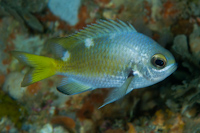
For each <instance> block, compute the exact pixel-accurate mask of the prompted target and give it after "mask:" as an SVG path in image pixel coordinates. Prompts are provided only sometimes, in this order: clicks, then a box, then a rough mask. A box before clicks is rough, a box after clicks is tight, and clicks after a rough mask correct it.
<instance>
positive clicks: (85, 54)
mask: <svg viewBox="0 0 200 133" xmlns="http://www.w3.org/2000/svg"><path fill="white" fill-rule="evenodd" d="M48 44H49V46H51V48H52V49H53V50H52V51H53V52H54V53H55V54H56V55H57V57H59V59H52V58H48V57H44V56H37V55H32V54H28V53H23V52H13V55H14V56H15V57H16V58H18V60H20V61H21V62H23V63H25V64H26V65H29V66H31V67H33V69H32V70H31V71H30V72H28V73H27V74H26V76H25V78H24V81H23V82H22V86H27V85H30V84H32V83H35V82H37V81H39V80H42V79H44V78H47V77H50V76H52V75H55V74H60V75H64V76H66V77H67V78H64V79H63V81H62V82H61V84H60V86H59V87H58V88H57V89H58V90H59V91H60V92H63V93H64V94H67V95H73V94H78V93H81V92H84V91H88V90H93V89H96V88H112V90H111V92H110V94H109V95H108V97H107V98H106V99H105V102H104V104H103V105H102V106H101V107H103V106H105V105H106V104H109V103H111V102H114V101H116V100H118V99H120V98H122V97H123V96H125V95H126V94H128V93H129V92H131V91H132V90H133V89H137V88H143V87H147V86H150V85H153V84H155V83H158V82H160V81H162V80H164V79H165V78H166V77H168V76H169V75H170V74H172V73H173V72H174V71H175V70H176V68H177V65H176V62H175V59H174V57H173V55H172V54H171V53H170V52H169V51H168V50H166V49H165V48H163V47H161V46H160V45H159V44H158V43H157V42H155V41H154V40H152V39H151V38H149V37H147V36H145V35H143V34H141V33H138V32H137V31H136V30H135V28H134V27H133V26H132V25H130V24H126V23H124V22H122V21H120V20H118V21H113V20H100V21H98V22H97V24H92V25H90V26H88V27H86V28H85V29H84V30H81V31H80V32H78V33H76V34H74V35H71V36H69V37H64V38H54V39H50V40H49V41H48ZM101 107H100V108H101Z"/></svg>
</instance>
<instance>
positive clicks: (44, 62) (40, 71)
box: [11, 51, 56, 87]
mask: <svg viewBox="0 0 200 133" xmlns="http://www.w3.org/2000/svg"><path fill="white" fill-rule="evenodd" d="M11 54H12V55H13V56H14V57H15V58H17V59H18V60H19V61H20V62H22V63H23V64H25V65H28V66H30V67H31V69H30V70H29V71H28V72H27V73H26V75H25V76H24V79H23V81H22V83H21V86H22V87H24V86H28V85H30V84H33V83H35V82H38V81H40V80H43V79H45V78H48V77H50V76H53V75H55V74H56V61H55V60H54V59H52V58H48V57H44V56H39V55H34V54H28V53H25V52H18V51H12V52H11Z"/></svg>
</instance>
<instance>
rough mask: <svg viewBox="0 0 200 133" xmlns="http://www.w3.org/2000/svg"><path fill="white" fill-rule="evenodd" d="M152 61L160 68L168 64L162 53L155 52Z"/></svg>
mask: <svg viewBox="0 0 200 133" xmlns="http://www.w3.org/2000/svg"><path fill="white" fill-rule="evenodd" d="M151 63H152V64H153V66H155V67H156V68H158V69H162V68H164V67H165V66H166V63H167V59H166V58H165V56H164V55H162V54H155V55H153V56H152V58H151Z"/></svg>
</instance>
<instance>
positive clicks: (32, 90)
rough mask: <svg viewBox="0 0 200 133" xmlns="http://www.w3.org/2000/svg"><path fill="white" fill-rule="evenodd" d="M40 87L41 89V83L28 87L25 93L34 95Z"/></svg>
mask: <svg viewBox="0 0 200 133" xmlns="http://www.w3.org/2000/svg"><path fill="white" fill-rule="evenodd" d="M40 87H41V82H36V83H34V84H32V85H29V86H28V87H27V90H26V91H27V92H28V94H31V95H34V94H36V93H37V92H38V91H39V90H40Z"/></svg>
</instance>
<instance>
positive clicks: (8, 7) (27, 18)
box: [0, 0, 46, 32]
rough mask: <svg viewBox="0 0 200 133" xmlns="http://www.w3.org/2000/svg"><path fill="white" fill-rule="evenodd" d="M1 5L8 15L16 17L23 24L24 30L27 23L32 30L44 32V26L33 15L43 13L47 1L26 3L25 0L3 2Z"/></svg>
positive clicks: (5, 0)
mask: <svg viewBox="0 0 200 133" xmlns="http://www.w3.org/2000/svg"><path fill="white" fill-rule="evenodd" d="M0 4H1V6H2V7H3V9H4V11H5V12H6V14H9V15H12V16H13V17H15V19H16V20H18V21H19V22H20V23H21V24H22V26H23V28H24V29H25V23H26V24H27V25H28V26H30V27H31V28H32V29H34V30H37V31H40V32H43V30H44V29H43V26H42V24H41V23H40V22H39V21H38V19H37V18H36V17H35V16H34V15H32V13H35V12H41V11H42V10H43V9H44V7H45V6H46V0H40V1H39V0H33V1H31V2H26V1H25V0H18V1H12V0H9V1H7V0H1V1H0ZM31 12H32V13H31Z"/></svg>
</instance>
